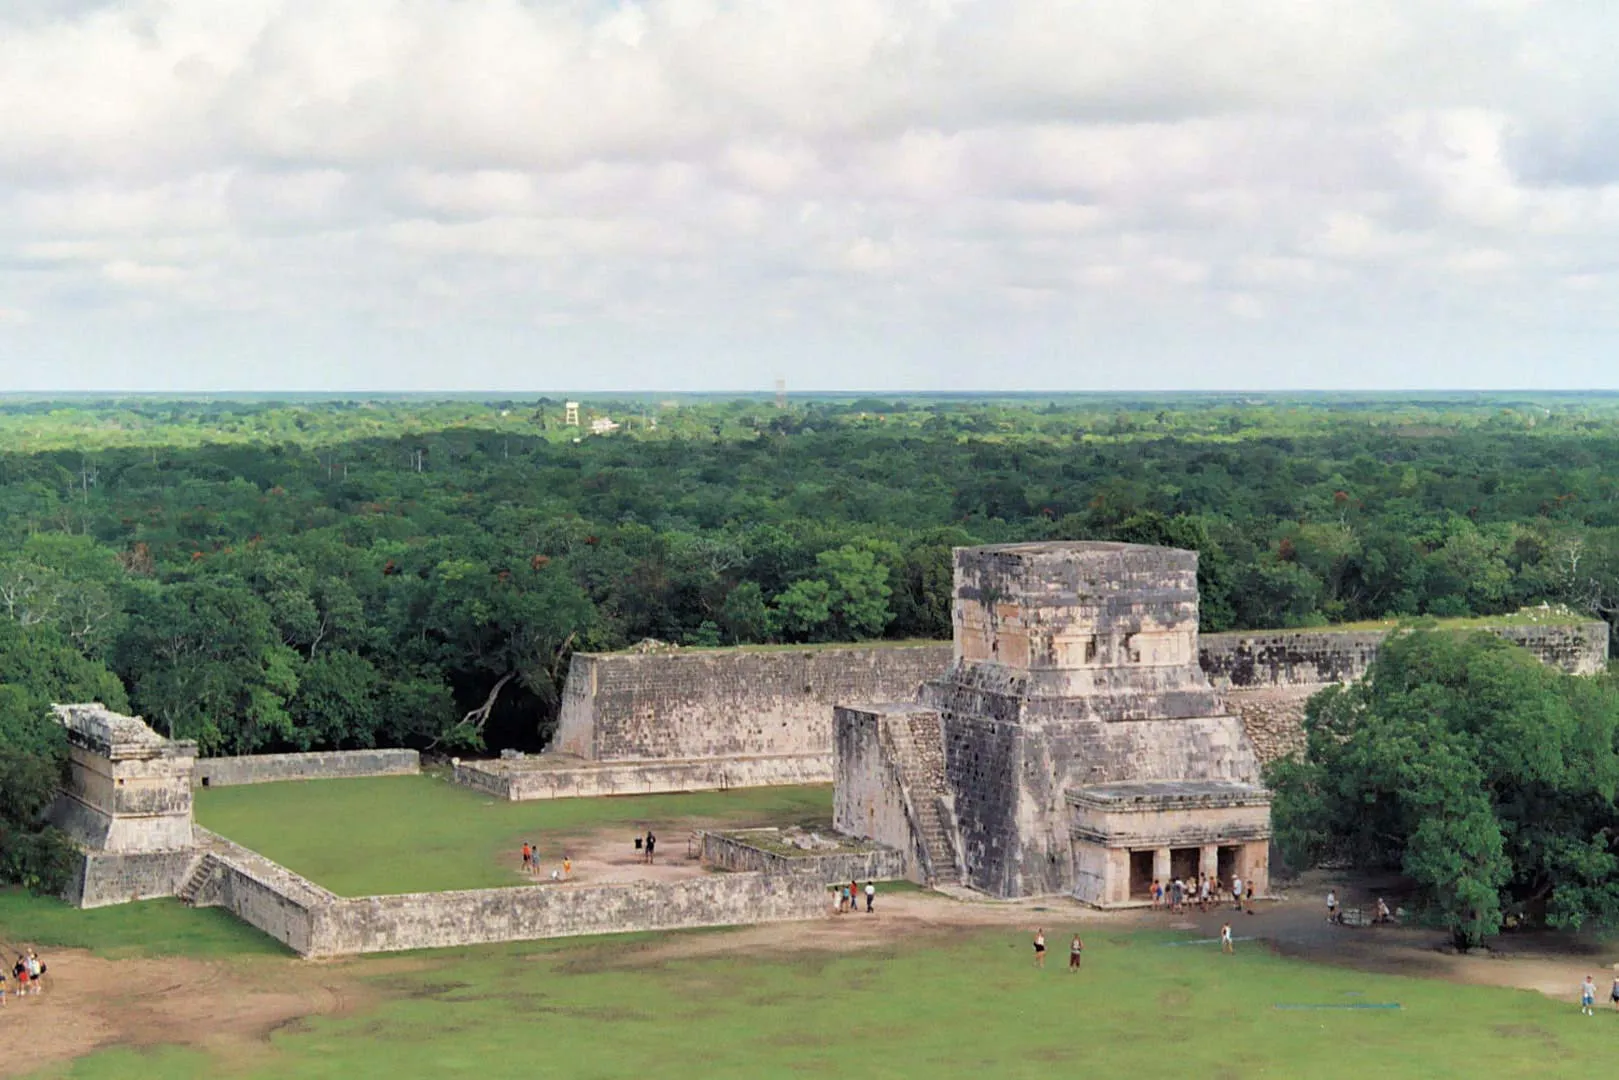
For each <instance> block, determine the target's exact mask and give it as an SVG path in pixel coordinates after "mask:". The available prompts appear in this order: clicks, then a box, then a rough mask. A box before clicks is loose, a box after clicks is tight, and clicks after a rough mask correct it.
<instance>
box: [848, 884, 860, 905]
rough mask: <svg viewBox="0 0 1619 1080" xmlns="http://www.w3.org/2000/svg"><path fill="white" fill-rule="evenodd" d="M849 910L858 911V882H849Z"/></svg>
mask: <svg viewBox="0 0 1619 1080" xmlns="http://www.w3.org/2000/svg"><path fill="white" fill-rule="evenodd" d="M849 910H850V911H859V910H860V882H858V881H851V882H849Z"/></svg>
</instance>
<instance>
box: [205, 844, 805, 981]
mask: <svg viewBox="0 0 1619 1080" xmlns="http://www.w3.org/2000/svg"><path fill="white" fill-rule="evenodd" d="M197 835H198V840H199V842H200V844H201V845H202V846H201V848H200V852H199V853H198V855H199V857H197V858H195V859H194V860H193V861H192V862H191V864H190V869H189V870H188V872H187V875H186V877H185V879H184V881H183V883H182V885H181V887H180V888H179V889H178V890H177V891H176V895H178V896H180V897H181V899H183V900H185V901H186V902H188V903H191V904H195V905H196V906H198V907H223V908H225V909H227V910H228V911H230V912H231V913H232V914H233V915H235V916H236V917H237V918H239V919H241V920H242V921H243V922H245V923H248V924H249V925H251V926H254V927H257V928H258V929H259V930H261V931H263V932H264V933H266V934H268V935H270V936H271V937H273V938H275V939H276V940H277V941H279V942H281V943H282V944H283V945H286V946H287V947H288V948H289V949H291V950H292V951H294V952H296V953H298V954H299V955H300V956H306V957H326V956H344V955H349V954H354V953H373V952H397V951H400V950H404V949H438V948H447V947H451V946H460V945H480V944H490V943H495V942H502V941H530V940H536V939H539V938H552V937H569V936H573V935H578V934H617V933H630V932H635V931H644V930H680V929H686V928H691V927H704V926H745V925H752V924H755V923H765V922H783V921H790V920H799V919H813V918H818V917H820V916H822V915H824V914H825V913H826V910H827V899H826V892H825V884H824V883H823V882H822V881H820V879H819V877H818V875H817V874H815V873H808V874H805V873H740V874H713V875H707V876H704V877H701V878H688V879H685V880H681V881H673V882H669V881H637V882H627V883H622V884H610V885H573V884H563V885H519V886H513V887H511V888H505V889H467V890H460V891H452V892H434V893H405V894H400V895H395V896H364V897H355V898H345V897H340V896H337V895H335V894H333V893H331V892H330V891H328V890H326V889H323V888H321V887H320V886H319V885H317V884H315V883H314V882H312V881H309V880H308V879H307V878H304V877H301V876H299V875H298V874H295V873H293V872H292V871H291V870H288V869H287V868H286V867H284V866H281V865H280V864H278V863H275V862H272V861H271V860H269V859H266V858H265V857H264V856H262V855H259V854H257V853H256V852H253V851H249V850H248V849H246V848H244V847H242V846H241V845H239V844H235V843H232V842H231V841H229V840H226V839H225V838H224V837H221V836H218V835H216V834H214V833H210V832H208V831H207V830H206V829H198V830H197Z"/></svg>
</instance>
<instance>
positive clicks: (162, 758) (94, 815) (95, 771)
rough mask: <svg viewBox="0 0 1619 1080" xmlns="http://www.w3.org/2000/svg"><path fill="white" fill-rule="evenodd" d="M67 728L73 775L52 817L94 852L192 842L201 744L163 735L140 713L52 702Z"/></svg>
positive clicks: (165, 847)
mask: <svg viewBox="0 0 1619 1080" xmlns="http://www.w3.org/2000/svg"><path fill="white" fill-rule="evenodd" d="M51 711H52V712H53V713H55V715H56V719H57V722H58V723H60V724H61V725H62V727H63V728H64V729H65V730H66V732H67V740H68V780H67V783H66V784H64V785H63V786H62V788H61V791H60V793H59V795H58V797H57V800H56V803H55V804H54V805H53V806H52V807H51V810H50V818H51V821H52V822H53V823H54V824H56V825H57V826H58V827H59V828H61V829H62V830H63V831H64V832H66V833H67V834H68V835H69V836H71V837H72V838H73V839H74V840H76V841H78V842H79V843H80V844H81V845H83V846H84V847H86V848H89V849H91V850H94V851H107V852H117V853H121V854H134V853H147V852H159V851H178V850H185V849H189V848H190V847H192V843H193V841H192V833H191V782H192V774H193V772H194V771H195V767H196V759H197V744H196V743H194V742H179V741H175V740H172V739H165V738H164V737H163V736H161V735H159V734H158V733H157V732H155V731H153V730H152V729H151V728H149V727H147V726H146V723H145V722H144V721H142V720H141V719H140V718H139V717H134V716H123V715H121V714H119V713H115V712H113V711H112V710H110V709H108V708H106V707H105V706H103V705H99V704H89V705H53V706H52V707H51Z"/></svg>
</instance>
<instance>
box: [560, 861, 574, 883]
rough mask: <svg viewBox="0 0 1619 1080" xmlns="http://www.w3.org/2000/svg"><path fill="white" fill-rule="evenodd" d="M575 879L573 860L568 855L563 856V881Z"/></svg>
mask: <svg viewBox="0 0 1619 1080" xmlns="http://www.w3.org/2000/svg"><path fill="white" fill-rule="evenodd" d="M571 877H573V860H572V859H570V858H569V857H568V856H567V855H563V856H562V880H563V881H567V880H568V879H569V878H571Z"/></svg>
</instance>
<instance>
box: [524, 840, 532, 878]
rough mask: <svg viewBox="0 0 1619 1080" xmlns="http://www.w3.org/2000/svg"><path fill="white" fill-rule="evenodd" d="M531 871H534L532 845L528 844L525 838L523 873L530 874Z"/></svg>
mask: <svg viewBox="0 0 1619 1080" xmlns="http://www.w3.org/2000/svg"><path fill="white" fill-rule="evenodd" d="M533 872H534V845H532V844H530V843H529V842H528V841H527V840H524V841H523V873H525V874H532V873H533Z"/></svg>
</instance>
